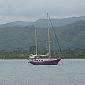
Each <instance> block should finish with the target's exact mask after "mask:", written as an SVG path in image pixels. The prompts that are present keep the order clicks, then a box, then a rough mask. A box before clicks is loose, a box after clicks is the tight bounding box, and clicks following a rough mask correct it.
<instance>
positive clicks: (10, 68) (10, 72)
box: [0, 59, 85, 85]
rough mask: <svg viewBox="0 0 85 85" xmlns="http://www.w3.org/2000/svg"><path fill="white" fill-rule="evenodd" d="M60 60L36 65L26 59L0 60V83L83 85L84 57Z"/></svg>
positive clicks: (12, 84) (16, 84) (8, 84)
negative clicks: (55, 63) (55, 62)
mask: <svg viewBox="0 0 85 85" xmlns="http://www.w3.org/2000/svg"><path fill="white" fill-rule="evenodd" d="M62 62H63V64H62ZM62 62H60V63H59V65H55V66H52V65H43V66H38V65H31V64H28V60H0V85H85V59H84V60H82V59H75V60H73V59H69V60H68V59H67V60H65V59H64V60H62Z"/></svg>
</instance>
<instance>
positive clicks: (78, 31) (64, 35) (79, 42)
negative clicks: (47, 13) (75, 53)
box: [0, 17, 85, 50]
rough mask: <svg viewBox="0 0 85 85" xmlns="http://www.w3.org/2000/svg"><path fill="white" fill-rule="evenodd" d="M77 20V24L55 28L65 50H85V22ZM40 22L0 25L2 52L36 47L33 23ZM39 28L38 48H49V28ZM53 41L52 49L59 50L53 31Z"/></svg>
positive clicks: (72, 23) (0, 47) (0, 46)
mask: <svg viewBox="0 0 85 85" xmlns="http://www.w3.org/2000/svg"><path fill="white" fill-rule="evenodd" d="M70 19H71V18H70ZM73 19H74V18H73ZM73 19H72V20H73ZM83 19H84V17H83ZM76 20H77V21H76ZM76 20H75V22H72V21H69V22H71V23H68V24H66V25H65V24H63V25H60V26H58V25H57V26H54V29H55V32H56V34H57V36H58V38H59V42H60V45H61V47H62V48H63V49H66V48H85V39H84V38H85V20H80V19H76ZM39 21H40V20H39ZM39 21H36V22H21V21H18V22H11V23H7V24H3V25H0V50H15V49H17V48H21V49H29V47H30V46H35V36H34V33H35V32H34V26H33V23H38V22H39ZM41 21H42V20H41ZM43 23H44V22H43ZM56 24H57V23H56ZM36 25H37V24H36ZM37 27H38V28H37V36H38V46H39V47H43V48H48V42H47V28H46V27H45V26H44V25H42V26H41V28H42V29H41V28H40V27H39V25H37ZM51 40H52V41H53V43H51V44H52V48H55V49H56V48H58V45H57V42H56V40H55V37H54V33H53V30H52V29H51Z"/></svg>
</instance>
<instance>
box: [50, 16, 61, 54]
mask: <svg viewBox="0 0 85 85" xmlns="http://www.w3.org/2000/svg"><path fill="white" fill-rule="evenodd" d="M49 21H50V24H51V27H52V29H53V32H54V35H55V38H56V41H57V43H58V46H59V51H60V52H61V54H62V50H61V47H60V44H59V40H58V37H57V35H56V33H55V29H54V27H53V24H52V22H51V19H50V17H49Z"/></svg>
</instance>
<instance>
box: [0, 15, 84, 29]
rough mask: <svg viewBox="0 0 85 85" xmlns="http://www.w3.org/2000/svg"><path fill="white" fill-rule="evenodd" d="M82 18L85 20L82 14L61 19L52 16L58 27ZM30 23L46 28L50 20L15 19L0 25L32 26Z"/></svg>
mask: <svg viewBox="0 0 85 85" xmlns="http://www.w3.org/2000/svg"><path fill="white" fill-rule="evenodd" d="M80 20H85V16H80V17H68V18H61V19H56V18H52V19H51V21H52V23H53V25H54V27H58V26H64V25H67V24H71V23H74V22H76V21H80ZM30 25H34V26H35V27H38V28H43V27H44V28H46V27H47V26H48V21H47V19H38V20H36V21H35V22H27V21H14V22H10V23H6V24H2V25H0V27H6V26H7V27H8V26H9V27H10V26H19V27H25V26H30Z"/></svg>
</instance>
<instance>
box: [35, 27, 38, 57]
mask: <svg viewBox="0 0 85 85" xmlns="http://www.w3.org/2000/svg"><path fill="white" fill-rule="evenodd" d="M35 44H36V56H37V49H38V48H37V30H36V28H35Z"/></svg>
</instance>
